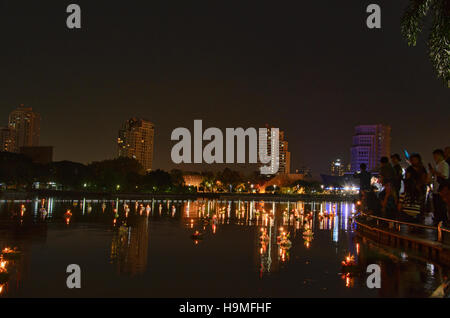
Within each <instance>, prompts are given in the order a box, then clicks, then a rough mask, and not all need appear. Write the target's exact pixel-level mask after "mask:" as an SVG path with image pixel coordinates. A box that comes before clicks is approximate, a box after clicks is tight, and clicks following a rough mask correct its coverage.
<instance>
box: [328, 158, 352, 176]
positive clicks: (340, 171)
mask: <svg viewBox="0 0 450 318" xmlns="http://www.w3.org/2000/svg"><path fill="white" fill-rule="evenodd" d="M350 169H351V168H350V164H348V165H346V164H345V163H344V162H343V161H342V160H341V159H339V158H338V159H336V160H334V161H332V162H331V165H330V172H331V175H332V176H343V175H344V174H345V173H347V172H349V171H350Z"/></svg>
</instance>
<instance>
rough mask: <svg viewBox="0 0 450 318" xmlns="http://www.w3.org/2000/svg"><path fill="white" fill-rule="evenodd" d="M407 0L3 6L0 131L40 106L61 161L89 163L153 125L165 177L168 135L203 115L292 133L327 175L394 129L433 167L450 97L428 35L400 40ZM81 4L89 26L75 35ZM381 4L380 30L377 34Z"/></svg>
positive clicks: (45, 140) (44, 131) (299, 149)
mask: <svg viewBox="0 0 450 318" xmlns="http://www.w3.org/2000/svg"><path fill="white" fill-rule="evenodd" d="M407 2H408V1H406V0H403V1H381V0H371V1H360V0H351V1H338V0H333V1H299V0H297V1H270V2H269V1H243V0H239V1H234V0H233V1H230V0H228V1H198V0H184V1H170V0H164V1H155V0H151V1H148V0H147V1H103V0H95V1H92V0H89V1H80V0H71V1H62V0H58V1H43V0H40V1H29V0H27V1H22V0H0V41H1V46H0V48H1V53H0V87H1V94H0V126H5V125H6V124H7V116H8V114H9V112H10V111H11V110H13V109H14V108H15V107H16V106H17V105H19V104H25V105H27V106H31V107H33V108H34V109H35V110H36V111H38V112H39V113H40V114H41V116H42V123H41V145H52V146H54V147H55V160H72V161H80V162H84V163H88V162H91V161H94V160H102V159H106V158H113V157H114V156H115V155H116V144H115V141H116V138H117V130H118V129H119V128H120V126H121V125H122V123H123V121H124V120H126V119H128V118H130V117H133V116H138V117H143V118H147V119H149V120H151V121H152V122H154V123H155V125H156V136H155V154H154V158H155V159H154V168H162V169H171V168H174V167H175V165H174V164H172V162H171V160H170V151H171V147H172V145H173V142H171V141H170V134H171V132H172V130H173V129H175V128H177V127H188V128H190V129H193V120H194V119H203V122H204V127H211V126H214V127H220V128H225V127H240V126H242V127H245V128H246V127H256V128H257V127H263V126H264V125H265V124H266V123H269V124H272V125H274V126H276V127H280V129H282V130H284V131H285V134H286V136H287V139H288V141H289V148H290V150H291V153H292V169H294V170H295V168H298V167H300V166H302V165H307V166H310V167H311V168H312V169H313V172H314V173H315V174H318V173H319V172H327V171H328V167H329V162H330V161H331V160H333V159H335V158H337V157H343V158H344V159H345V160H349V154H350V146H351V136H352V134H353V129H354V126H355V125H357V124H376V123H385V124H390V125H391V126H392V141H393V143H392V151H393V152H399V153H400V152H401V151H402V149H403V148H407V149H408V151H409V152H420V153H422V155H423V156H424V157H425V162H428V161H430V160H431V155H430V154H431V151H432V150H433V149H434V148H438V147H444V146H448V145H450V140H449V136H450V125H449V119H450V107H449V105H450V89H448V88H445V87H444V85H443V83H442V81H441V80H438V79H437V78H436V75H435V73H434V71H433V69H432V65H431V63H430V62H429V60H428V56H427V51H426V46H425V44H424V42H425V40H426V36H427V34H426V33H425V34H422V36H421V37H420V39H419V44H418V46H417V47H415V48H410V47H408V46H407V45H406V42H405V41H404V39H403V38H402V37H401V34H400V18H401V15H402V14H403V11H404V8H405V6H406V4H407ZM69 3H77V4H79V5H80V6H81V8H82V29H81V30H69V29H67V27H66V18H67V15H68V14H66V6H67V5H68V4H69ZM370 3H377V4H379V5H380V6H381V7H382V28H381V30H369V29H367V27H366V25H365V20H366V17H367V15H368V14H367V13H366V12H365V11H366V10H365V9H366V7H367V5H368V4H370ZM182 168H183V167H182ZM185 168H186V167H185ZM201 168H203V169H204V168H205V167H198V169H201ZM206 168H207V167H206Z"/></svg>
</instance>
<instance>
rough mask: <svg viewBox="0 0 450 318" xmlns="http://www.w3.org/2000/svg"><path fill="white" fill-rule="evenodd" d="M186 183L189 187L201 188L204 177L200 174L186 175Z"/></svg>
mask: <svg viewBox="0 0 450 318" xmlns="http://www.w3.org/2000/svg"><path fill="white" fill-rule="evenodd" d="M183 179H184V183H185V185H186V186H189V187H197V188H199V187H201V184H202V182H203V176H202V175H200V174H186V175H183Z"/></svg>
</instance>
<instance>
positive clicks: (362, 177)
mask: <svg viewBox="0 0 450 318" xmlns="http://www.w3.org/2000/svg"><path fill="white" fill-rule="evenodd" d="M359 168H360V169H361V171H359V172H355V174H354V175H353V176H354V177H355V178H358V179H359V196H360V197H361V196H362V193H363V192H365V191H366V192H367V191H370V189H371V186H370V180H371V179H372V174H371V173H370V172H367V166H366V164H365V163H362V164H360V165H359Z"/></svg>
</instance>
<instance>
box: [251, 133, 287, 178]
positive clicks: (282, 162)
mask: <svg viewBox="0 0 450 318" xmlns="http://www.w3.org/2000/svg"><path fill="white" fill-rule="evenodd" d="M273 128H274V127H269V126H268V125H266V129H267V139H265V138H263V137H262V136H260V139H259V145H258V147H263V148H266V149H267V155H268V156H270V157H271V162H272V163H274V162H278V171H276V170H275V168H276V167H275V166H273V167H271V168H272V170H273V173H271V174H277V173H278V174H289V173H291V153H290V152H289V148H288V142H287V141H286V140H285V136H284V131H281V130H280V131H279V144H278V148H279V152H278V157H277V156H276V152H275V151H272V149H271V147H272V146H273V145H272V140H271V139H272V129H273Z"/></svg>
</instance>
